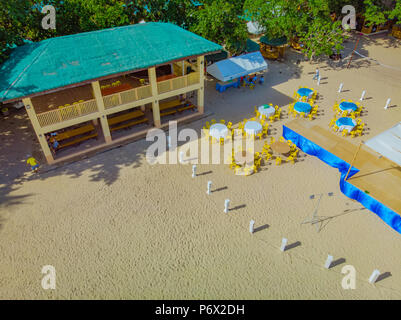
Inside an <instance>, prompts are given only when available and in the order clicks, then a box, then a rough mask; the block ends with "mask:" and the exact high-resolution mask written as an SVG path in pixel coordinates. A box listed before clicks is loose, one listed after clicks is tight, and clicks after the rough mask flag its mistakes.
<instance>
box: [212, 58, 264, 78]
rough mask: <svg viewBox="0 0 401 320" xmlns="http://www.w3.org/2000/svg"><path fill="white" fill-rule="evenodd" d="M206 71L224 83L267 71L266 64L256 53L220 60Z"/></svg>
mask: <svg viewBox="0 0 401 320" xmlns="http://www.w3.org/2000/svg"><path fill="white" fill-rule="evenodd" d="M206 70H207V72H208V73H209V74H210V75H212V76H213V77H215V78H216V79H218V80H220V81H224V82H226V81H230V80H233V79H237V78H240V77H243V76H246V75H248V74H252V73H256V72H260V71H264V70H267V63H266V61H265V59H264V58H263V56H262V54H261V53H260V52H259V51H257V52H252V53H248V54H244V55H241V56H238V57H234V58H229V59H225V60H221V61H219V62H216V63H214V64H212V65H211V66H209V67H207V69H206Z"/></svg>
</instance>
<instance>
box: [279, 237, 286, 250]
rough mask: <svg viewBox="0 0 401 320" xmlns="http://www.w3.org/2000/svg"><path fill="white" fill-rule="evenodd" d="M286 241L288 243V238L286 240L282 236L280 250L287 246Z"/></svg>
mask: <svg viewBox="0 0 401 320" xmlns="http://www.w3.org/2000/svg"><path fill="white" fill-rule="evenodd" d="M287 243H288V240H287V239H286V238H283V240H281V247H280V250H281V251H282V252H284V251H285V247H286V246H287Z"/></svg>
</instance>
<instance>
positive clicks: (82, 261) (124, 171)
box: [0, 38, 401, 299]
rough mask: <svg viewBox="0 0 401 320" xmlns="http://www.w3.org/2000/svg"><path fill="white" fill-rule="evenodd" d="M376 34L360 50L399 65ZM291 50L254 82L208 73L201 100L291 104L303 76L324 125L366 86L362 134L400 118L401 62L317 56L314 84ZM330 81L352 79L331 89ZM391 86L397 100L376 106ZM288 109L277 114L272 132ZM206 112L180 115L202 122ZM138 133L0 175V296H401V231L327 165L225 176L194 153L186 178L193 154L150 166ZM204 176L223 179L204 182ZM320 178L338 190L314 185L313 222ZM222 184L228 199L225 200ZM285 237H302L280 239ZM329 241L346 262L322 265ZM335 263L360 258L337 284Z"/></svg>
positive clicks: (398, 54) (229, 110)
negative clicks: (228, 82)
mask: <svg viewBox="0 0 401 320" xmlns="http://www.w3.org/2000/svg"><path fill="white" fill-rule="evenodd" d="M375 41H376V42H377V43H374V42H373V40H371V41H369V42H370V43H369V44H368V43H367V41H364V42H363V43H362V45H363V48H360V50H359V52H361V53H362V52H364V53H363V54H365V55H367V54H366V53H368V55H369V56H371V57H372V58H375V59H377V60H379V61H381V62H382V63H384V64H387V65H392V66H395V67H401V63H400V61H401V59H400V58H401V48H400V47H391V48H386V49H385V50H383V47H382V45H383V42H384V43H388V40H385V41H384V40H381V39H380V38H379V39H375ZM397 44H398V45H400V42H398V43H397ZM349 47H350V48H352V47H353V43H349ZM346 52H349V50H348V51H346ZM296 59H297V54H295V53H289V54H288V58H287V61H286V62H285V63H284V64H282V63H276V62H273V63H270V70H269V73H268V75H267V76H266V82H265V84H264V85H263V86H260V85H258V86H256V88H255V90H253V91H250V90H249V89H245V88H241V89H239V90H234V89H230V90H229V91H226V92H225V93H223V94H220V93H218V92H216V91H215V90H214V88H213V86H214V83H212V82H210V83H208V86H207V90H206V103H205V105H206V111H207V112H214V115H213V118H215V119H221V118H224V119H226V120H230V121H233V122H234V123H236V122H238V121H239V120H242V119H243V118H245V117H250V116H251V115H252V113H253V106H255V105H260V104H263V103H269V102H272V103H275V104H279V105H280V106H284V105H287V104H288V102H289V101H290V97H291V96H292V94H293V92H294V90H295V89H296V88H297V87H298V86H299V85H308V86H314V87H315V88H317V89H318V92H319V95H320V96H321V97H322V100H320V101H319V106H320V109H322V110H324V111H325V114H324V115H322V116H319V118H318V119H317V120H314V122H315V123H316V124H321V125H323V126H327V125H328V122H329V121H330V119H331V117H332V115H333V112H332V106H333V103H334V101H335V100H340V99H341V98H350V99H359V97H360V95H361V92H362V90H366V91H367V95H366V97H368V98H370V99H368V100H366V101H365V102H364V105H365V107H366V108H367V109H368V114H367V115H364V116H363V121H364V122H367V127H368V128H369V129H370V131H368V132H367V133H368V135H366V136H364V137H362V138H363V139H368V138H370V137H372V136H374V135H376V134H378V133H380V132H381V131H383V130H386V129H387V128H389V127H390V126H392V125H394V124H395V123H396V122H397V121H400V120H401V90H400V81H401V72H400V71H398V70H393V69H390V68H384V67H381V66H377V65H376V64H375V63H369V62H366V60H363V59H358V60H357V61H356V63H354V64H352V67H351V68H350V69H348V70H346V69H338V70H337V69H335V68H332V67H329V66H327V65H326V63H324V62H321V63H319V66H320V70H321V75H322V84H321V86H320V87H317V86H316V84H314V83H313V82H312V74H309V73H311V72H314V70H315V67H316V65H315V64H310V63H308V62H301V63H300V64H299V65H296V64H295V63H294V61H296ZM356 66H358V67H356ZM280 71H281V72H282V73H281V74H280V73H279V72H280ZM294 72H297V74H298V76H296V75H294ZM326 77H327V79H326ZM340 82H344V90H349V91H347V92H344V93H342V94H341V95H340V94H337V89H338V86H339V83H340ZM388 97H391V98H392V101H393V103H392V104H396V105H397V106H396V107H394V108H390V109H388V110H384V109H383V107H384V105H385V102H386V99H387V98H388ZM285 109H286V108H285ZM210 118H212V117H210ZM288 120H291V119H283V120H280V121H279V122H275V123H274V124H273V126H272V127H273V128H274V129H276V131H275V132H276V134H275V136H276V137H278V136H279V135H280V134H281V132H282V129H281V128H282V125H283V124H284V123H286V122H287V121H288ZM205 121H206V120H202V121H198V122H194V123H192V124H190V125H188V126H187V127H192V128H196V129H200V128H201V126H202V125H203V124H204V122H205ZM348 139H351V138H348ZM359 139H360V138H356V139H355V140H354V141H355V143H357V141H359ZM148 145H149V143H147V142H145V141H139V142H136V143H131V144H129V145H126V146H124V147H121V148H117V149H114V150H111V151H107V152H104V153H101V154H98V155H96V156H94V157H91V158H89V159H86V160H82V161H79V162H75V163H72V164H69V165H66V166H63V167H60V168H58V169H56V170H52V171H49V172H47V173H41V174H40V179H38V177H32V178H30V179H27V180H26V179H25V180H23V182H22V183H20V184H17V182H16V181H14V182H11V181H10V182H8V185H7V186H6V187H7V188H6V189H4V190H6V191H7V192H6V193H5V194H3V195H2V198H1V199H2V203H1V206H0V224H1V228H0V261H1V263H0V298H1V299H5V298H12V299H18V298H19V299H24V298H33V299H37V298H50V299H77V298H136V299H149V298H156V299H159V298H162V299H174V298H183V299H190V298H192V299H198V298H201V299H225V298H228V299H231V298H236V299H277V298H278V299H284V298H285V299H297V298H300V299H344V298H349V299H354V298H356V299H373V298H374V299H376V298H377V299H399V298H400V297H401V272H400V268H399V267H400V265H401V255H400V252H401V235H400V234H398V233H397V232H395V231H394V230H392V229H391V228H390V227H389V226H387V225H386V224H385V223H384V222H383V221H382V220H381V219H380V218H378V217H377V216H376V215H375V214H374V213H372V212H370V211H368V210H366V209H363V207H362V205H361V204H359V203H357V202H354V201H351V200H350V199H348V198H347V197H346V196H344V195H343V194H342V193H341V192H340V190H339V178H340V175H339V172H338V171H337V170H336V169H333V168H331V167H329V166H328V165H326V164H324V163H323V162H321V161H320V160H318V159H317V158H315V157H310V156H308V157H304V156H303V157H301V159H300V160H302V161H300V162H297V163H296V164H295V165H291V164H285V165H283V166H280V167H277V166H275V165H274V164H272V165H268V166H264V167H263V171H262V172H259V173H257V174H255V175H252V176H250V177H240V176H235V175H234V174H233V172H232V171H231V170H229V168H228V166H227V165H198V170H197V171H198V173H199V174H202V173H206V174H204V175H200V176H198V177H197V178H195V179H192V178H191V166H190V165H186V166H183V165H155V166H152V167H151V166H150V165H149V164H148V163H147V162H146V160H145V159H144V152H145V150H146V148H147V146H148ZM260 145H261V144H260V143H259V144H258V146H259V148H260ZM209 171H212V172H211V173H208V172H209ZM208 180H212V181H213V188H212V189H213V190H215V189H219V188H222V190H220V191H216V192H214V193H213V194H212V195H211V196H207V195H206V185H207V181H208ZM224 187H227V188H226V189H224ZM400 187H401V186H400ZM400 189H401V188H400ZM321 192H324V193H327V192H334V196H333V197H324V198H323V199H322V202H321V205H320V209H319V215H320V216H325V217H331V218H330V219H327V220H326V223H325V224H324V226H323V229H322V230H321V231H320V232H319V233H318V232H316V229H315V227H313V226H311V225H301V222H302V221H303V220H304V219H305V218H307V217H308V216H311V214H312V211H313V208H314V205H315V204H316V200H310V199H309V195H310V194H317V193H321ZM227 198H229V199H231V207H232V208H235V207H238V208H237V209H236V210H233V211H231V212H230V213H229V214H224V213H223V208H224V200H225V199H227ZM251 219H253V220H255V221H256V224H255V227H256V228H258V227H261V226H264V225H268V227H267V228H262V229H263V230H260V231H258V232H256V233H255V234H254V235H250V234H249V232H248V227H249V221H250V220H251ZM282 237H286V238H288V240H289V243H290V244H292V243H295V242H297V241H299V242H300V243H301V245H299V246H297V247H294V248H292V249H290V250H288V251H287V252H285V253H281V252H280V251H279V247H280V244H281V238H282ZM327 254H331V255H333V256H334V259H335V260H337V259H340V258H343V259H345V262H344V263H342V264H339V265H337V266H335V267H334V268H332V269H330V270H326V269H324V268H323V265H324V262H325V260H326V257H327ZM44 265H53V266H54V267H55V268H56V272H57V289H56V290H54V291H51V290H50V291H45V290H43V289H42V288H41V284H40V283H41V278H42V274H41V268H42V266H44ZM345 265H353V266H354V267H355V268H356V270H357V283H356V289H355V290H344V289H342V287H341V281H342V279H343V277H344V275H342V274H341V268H342V267H343V266H345ZM376 268H377V269H379V270H380V271H381V272H382V273H385V272H390V273H391V276H389V277H387V278H385V279H383V280H381V281H380V282H378V283H377V284H376V285H371V284H369V283H368V282H367V279H368V278H369V276H370V274H371V273H372V271H373V270H374V269H376Z"/></svg>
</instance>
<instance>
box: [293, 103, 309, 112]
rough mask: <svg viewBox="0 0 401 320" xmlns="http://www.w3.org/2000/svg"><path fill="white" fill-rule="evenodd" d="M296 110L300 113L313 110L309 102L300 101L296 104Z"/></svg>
mask: <svg viewBox="0 0 401 320" xmlns="http://www.w3.org/2000/svg"><path fill="white" fill-rule="evenodd" d="M294 110H295V111H296V112H298V113H301V112H304V113H305V114H306V113H310V112H311V110H312V106H311V105H310V104H309V103H307V102H301V101H298V102H296V103H295V104H294Z"/></svg>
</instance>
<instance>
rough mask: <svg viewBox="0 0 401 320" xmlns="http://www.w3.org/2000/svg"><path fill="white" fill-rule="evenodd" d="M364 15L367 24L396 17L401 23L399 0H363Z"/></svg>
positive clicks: (378, 22)
mask: <svg viewBox="0 0 401 320" xmlns="http://www.w3.org/2000/svg"><path fill="white" fill-rule="evenodd" d="M363 4H364V17H365V19H366V22H367V23H366V24H367V26H371V25H372V24H375V25H379V24H383V23H385V22H387V21H388V20H390V19H397V20H398V21H397V23H399V24H401V1H400V0H396V1H391V0H390V1H386V0H364V2H363Z"/></svg>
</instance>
